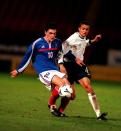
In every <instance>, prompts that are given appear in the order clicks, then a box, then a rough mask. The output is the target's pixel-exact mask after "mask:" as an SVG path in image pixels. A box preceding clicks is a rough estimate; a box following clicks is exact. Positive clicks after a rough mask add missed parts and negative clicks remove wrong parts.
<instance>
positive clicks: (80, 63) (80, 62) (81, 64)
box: [76, 58, 85, 66]
mask: <svg viewBox="0 0 121 131" xmlns="http://www.w3.org/2000/svg"><path fill="white" fill-rule="evenodd" d="M76 63H77V64H78V65H80V66H83V65H85V64H84V62H83V61H81V60H80V59H79V58H76Z"/></svg>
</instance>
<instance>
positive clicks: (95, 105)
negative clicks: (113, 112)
mask: <svg viewBox="0 0 121 131" xmlns="http://www.w3.org/2000/svg"><path fill="white" fill-rule="evenodd" d="M88 98H89V101H90V103H91V105H92V107H93V110H94V111H95V113H96V116H97V117H99V116H100V114H101V113H100V107H99V104H98V101H97V98H96V95H95V94H94V95H92V94H91V93H88Z"/></svg>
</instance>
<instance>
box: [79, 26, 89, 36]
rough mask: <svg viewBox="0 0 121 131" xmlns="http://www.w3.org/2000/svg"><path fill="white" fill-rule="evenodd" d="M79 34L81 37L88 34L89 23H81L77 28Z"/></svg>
mask: <svg viewBox="0 0 121 131" xmlns="http://www.w3.org/2000/svg"><path fill="white" fill-rule="evenodd" d="M78 30H79V34H80V35H81V36H82V37H85V36H87V35H88V34H89V31H90V26H89V25H85V24H82V25H81V26H80V27H79V28H78Z"/></svg>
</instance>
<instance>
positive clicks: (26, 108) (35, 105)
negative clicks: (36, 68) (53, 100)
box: [0, 74, 121, 131]
mask: <svg viewBox="0 0 121 131" xmlns="http://www.w3.org/2000/svg"><path fill="white" fill-rule="evenodd" d="M92 85H93V87H94V89H95V92H96V94H97V97H98V100H99V102H100V106H101V110H102V111H106V112H108V121H99V120H97V119H96V116H95V113H94V112H93V110H92V107H91V106H90V103H89V101H88V98H87V94H86V92H85V91H84V90H83V89H82V87H79V86H78V85H77V90H76V93H77V97H76V99H75V100H74V101H71V102H70V104H69V105H68V107H67V109H66V111H65V113H66V114H67V115H68V116H69V117H67V118H56V117H53V116H51V114H50V112H49V110H48V108H47V102H48V98H49V94H50V93H49V91H48V90H47V89H46V88H45V87H44V86H43V85H42V84H41V83H40V81H39V80H38V79H37V76H26V75H24V74H21V75H20V76H18V77H17V78H16V79H13V78H10V76H9V74H0V131H67V130H68V131H119V130H120V129H121V83H115V82H104V81H93V82H92ZM59 100H60V99H59ZM59 100H58V102H57V105H58V104H59Z"/></svg>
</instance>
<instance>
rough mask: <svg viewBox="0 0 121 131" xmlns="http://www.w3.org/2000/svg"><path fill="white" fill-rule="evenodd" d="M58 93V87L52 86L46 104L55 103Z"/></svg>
mask: <svg viewBox="0 0 121 131" xmlns="http://www.w3.org/2000/svg"><path fill="white" fill-rule="evenodd" d="M58 97H59V94H58V88H56V87H54V88H53V90H52V92H51V96H50V98H49V101H48V105H49V106H50V105H55V102H56V100H57V99H58Z"/></svg>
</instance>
